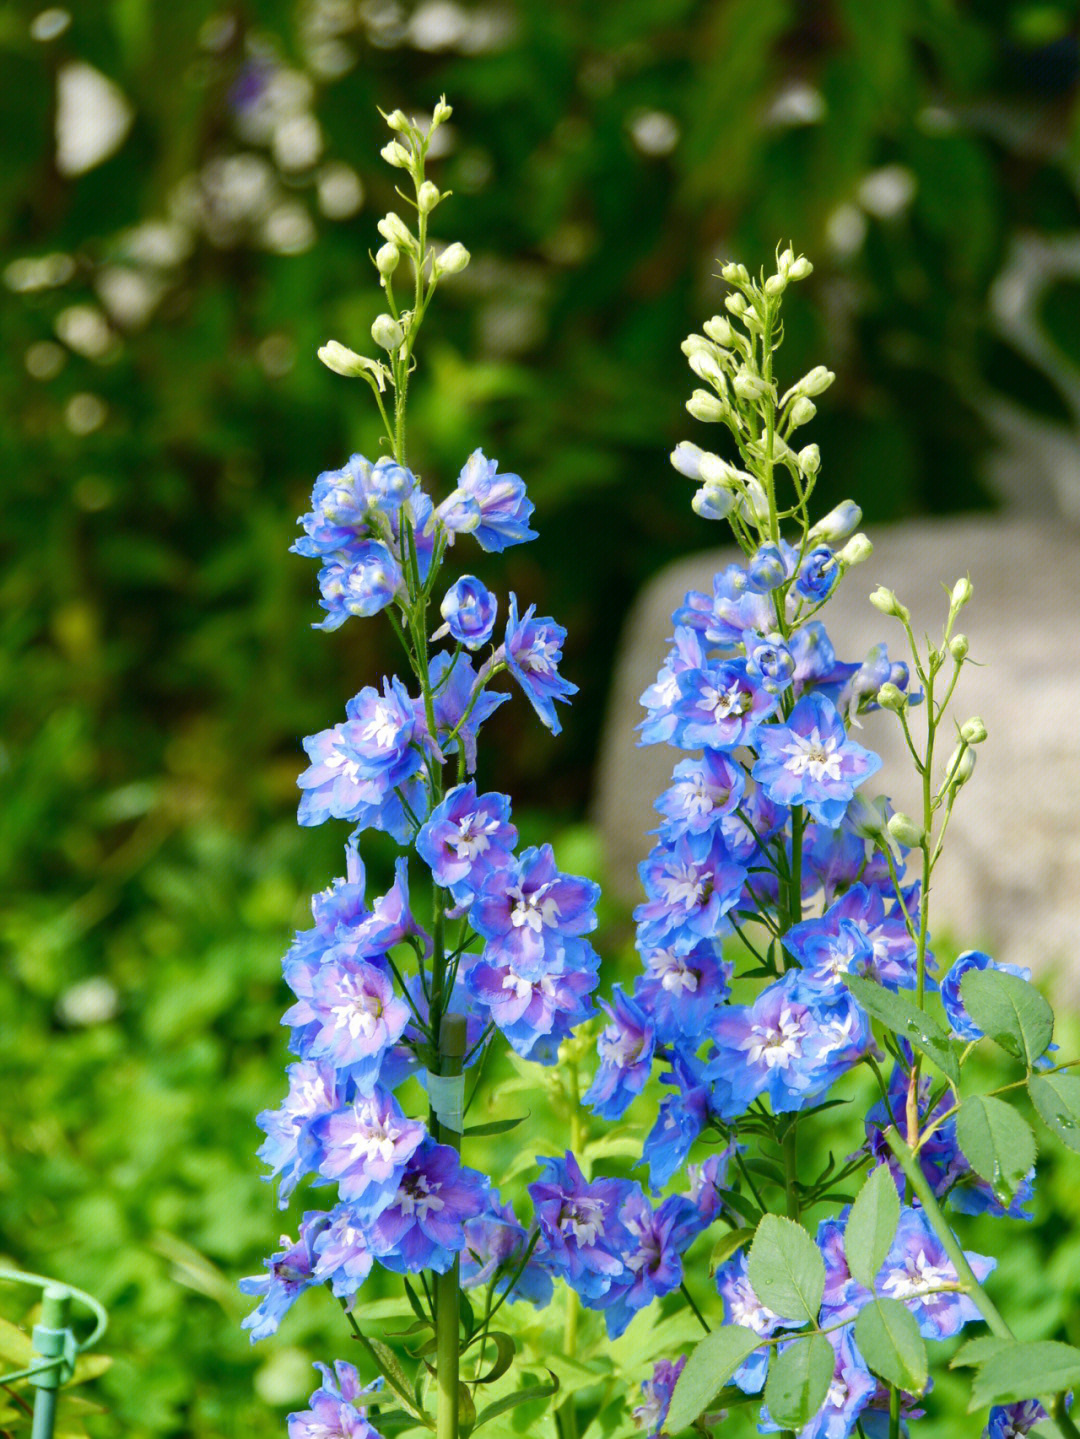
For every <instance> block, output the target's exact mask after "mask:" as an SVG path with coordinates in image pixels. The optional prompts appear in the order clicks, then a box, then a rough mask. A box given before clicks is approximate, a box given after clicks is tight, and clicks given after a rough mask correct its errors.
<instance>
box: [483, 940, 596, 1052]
mask: <svg viewBox="0 0 1080 1439" xmlns="http://www.w3.org/2000/svg"><path fill="white" fill-rule="evenodd" d="M599 968H600V957H599V955H598V954H597V953H596V951H595V950H594V949H593V948H592V946H591V945H590V944H589V943H588V941H587V940H584V939H575V938H568V939H564V940H561V941H559V942H558V943H556V944H555V945H554V946H553V947H551V948H550V949H549V950H548V951H547V953H546V957H545V959H544V962H543V968H542V972H541V973H533V974H532V975H531V976H530V977H526V976H525V975H523V974H520V973H519V972H518V971H517V970H516V969H515V968H514V964H513V961H512V959H511V957H510V956H509V955H507V954H505V953H502V952H500V951H499V950H498V949H497V948H495V947H491V946H489V947H488V948H487V949H485V950H484V951H483V953H482V954H480V955H478V956H477V957H475V958H473V959H470V960H469V961H468V963H467V967H466V969H465V988H466V991H467V992H468V994H469V996H470V997H471V999H472V1000H473V1001H474V1003H475V1004H476V1005H477V1006H478V1007H479V1008H480V1009H481V1010H482V1011H483V1012H485V1013H486V1014H487V1015H488V1016H489V1017H490V1019H491V1022H492V1023H493V1024H494V1025H495V1026H496V1027H497V1028H498V1029H499V1030H501V1032H502V1033H503V1034H504V1035H505V1036H506V1038H507V1040H508V1041H509V1043H510V1047H511V1048H512V1049H513V1050H514V1051H515V1053H517V1054H519V1055H521V1057H522V1059H532V1060H535V1061H536V1062H537V1063H538V1064H554V1062H555V1059H556V1055H557V1051H558V1046H559V1044H560V1043H561V1042H562V1041H563V1040H564V1039H566V1038H568V1037H569V1035H570V1033H571V1032H572V1031H573V1030H574V1029H576V1028H577V1026H578V1025H579V1024H581V1023H582V1022H583V1021H584V1020H586V1019H588V1018H590V1016H591V1015H592V1014H594V1013H595V1009H596V1006H595V1004H594V1003H593V1000H592V997H591V996H592V991H593V990H594V989H595V988H596V986H597V984H598V983H599Z"/></svg>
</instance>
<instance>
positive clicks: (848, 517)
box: [800, 445, 862, 545]
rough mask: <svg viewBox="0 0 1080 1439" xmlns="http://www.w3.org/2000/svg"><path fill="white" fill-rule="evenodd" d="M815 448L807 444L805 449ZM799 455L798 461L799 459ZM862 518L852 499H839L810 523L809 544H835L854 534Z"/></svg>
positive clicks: (815, 447)
mask: <svg viewBox="0 0 1080 1439" xmlns="http://www.w3.org/2000/svg"><path fill="white" fill-rule="evenodd" d="M810 448H813V449H815V450H816V449H817V446H816V445H814V446H812V447H811V446H809V445H808V446H807V449H810ZM801 458H802V457H801V456H800V461H801ZM861 520H862V510H860V509H859V507H858V505H857V504H856V503H855V501H854V500H841V501H840V503H839V504H838V505H836V506H834V508H833V509H831V510H830V511H829V513H828V514H827V515H822V517H821V519H820V520H818V522H817V524H816V525H811V527H810V533H809V534H808V535H807V539H808V540H809V541H810V542H811V544H817V543H819V542H821V541H824V543H825V544H827V545H835V544H836V543H837V542H838V541H840V540H846V539H847V537H848V535H851V534H854V533H855V531H856V530H857V529H858V527H859V524H860V522H861Z"/></svg>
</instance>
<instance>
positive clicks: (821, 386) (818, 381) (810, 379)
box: [793, 365, 836, 395]
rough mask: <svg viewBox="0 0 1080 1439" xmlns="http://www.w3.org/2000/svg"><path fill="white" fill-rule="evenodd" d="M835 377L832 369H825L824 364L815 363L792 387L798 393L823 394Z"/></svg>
mask: <svg viewBox="0 0 1080 1439" xmlns="http://www.w3.org/2000/svg"><path fill="white" fill-rule="evenodd" d="M835 379H836V375H835V374H834V372H833V371H832V370H829V369H826V367H825V366H824V365H815V366H814V368H813V369H812V370H811V371H810V373H809V374H807V375H804V376H803V377H802V379H801V380H800V381H799V382H798V384H796V385H794V386H793V389H794V390H795V392H796V394H799V395H823V394H824V393H825V391H826V390H827V389H828V388H829V386H830V385H831V384H832V382H833V381H834V380H835Z"/></svg>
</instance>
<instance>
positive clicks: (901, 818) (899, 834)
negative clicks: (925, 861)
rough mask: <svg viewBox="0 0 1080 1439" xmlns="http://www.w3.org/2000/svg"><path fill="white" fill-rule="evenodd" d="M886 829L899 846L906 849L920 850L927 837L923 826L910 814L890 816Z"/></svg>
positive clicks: (898, 813)
mask: <svg viewBox="0 0 1080 1439" xmlns="http://www.w3.org/2000/svg"><path fill="white" fill-rule="evenodd" d="M886 829H887V830H888V831H889V833H890V834H891V835H892V837H893V839H894V840H896V842H897V844H902V845H903V846H904V848H905V849H916V848H918V846H919V845H920V844H922V842H923V839H924V838H925V836H926V831H925V830H924V829H923V827H922V825H921V824H919V823H918V822H917V821H916V820H913V819H912V818H911V816H910V815H909V814H901V813H900V812H899V811H897V813H896V814H894V815H890V816H889V823H888V824H887V825H886Z"/></svg>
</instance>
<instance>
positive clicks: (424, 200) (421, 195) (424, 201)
mask: <svg viewBox="0 0 1080 1439" xmlns="http://www.w3.org/2000/svg"><path fill="white" fill-rule="evenodd" d="M441 199H442V195H441V194H440V193H439V187H438V185H434V184H432V182H431V181H430V180H425V181H424V183H423V184H422V185H421V186H420V188H419V190H417V192H416V208H417V209H418V210H419V211H420V213H421V215H430V214H431V212H432V210H434V208H435V206H436V205H437V204H438V203H439V201H440V200H441Z"/></svg>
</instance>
